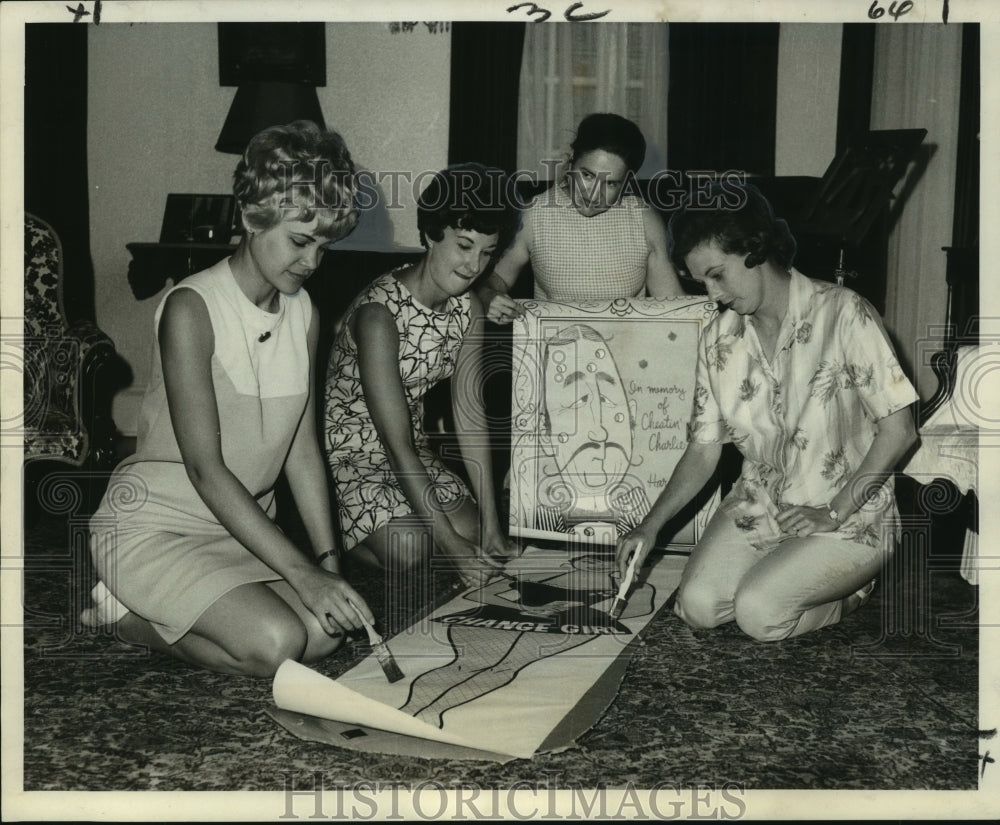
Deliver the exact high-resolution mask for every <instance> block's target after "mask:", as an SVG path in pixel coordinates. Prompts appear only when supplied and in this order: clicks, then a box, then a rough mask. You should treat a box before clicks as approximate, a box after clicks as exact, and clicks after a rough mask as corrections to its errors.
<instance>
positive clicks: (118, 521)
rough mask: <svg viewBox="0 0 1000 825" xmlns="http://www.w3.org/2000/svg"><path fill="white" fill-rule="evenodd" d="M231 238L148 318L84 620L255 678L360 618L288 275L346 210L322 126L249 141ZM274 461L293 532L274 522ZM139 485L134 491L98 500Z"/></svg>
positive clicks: (312, 258) (304, 307) (302, 319)
mask: <svg viewBox="0 0 1000 825" xmlns="http://www.w3.org/2000/svg"><path fill="white" fill-rule="evenodd" d="M234 192H235V195H236V198H237V201H238V203H239V206H240V210H241V221H242V224H243V227H242V228H243V230H244V235H243V237H242V239H241V240H240V242H239V245H238V246H237V248H236V250H235V251H234V252H233V254H232V256H231V257H229V258H227V259H225V260H223V261H220V262H219V263H217V264H215V265H214V266H212V267H210V268H209V269H206V270H204V271H203V272H199V273H198V274H196V275H193V276H191V277H189V278H186V279H185V280H184V281H182V282H181V283H180V284H178V285H177V286H175V287H174V288H173V289H172V290H171V291H170V292H169V293H167V295H166V296H165V297H164V299H163V300H162V301H161V303H160V305H159V307H158V309H157V311H156V315H155V331H156V334H155V337H154V341H153V374H152V377H151V379H150V383H149V386H148V388H147V390H146V394H145V397H144V399H143V404H142V408H141V412H140V420H139V429H138V440H137V450H136V453H135V455H133V456H131V457H130V458H128V459H126V460H125V461H124V462H122V464H121V465H120V466H119V467H118V468H117V469H116V470H115V475H114V476H113V477H112V479H111V483H110V485H109V488H108V493H107V495H106V496H105V499H104V501H102V503H101V507H100V508H99V509H98V511H97V513H96V514H95V516H94V519H93V521H92V523H91V538H92V543H91V547H92V554H93V557H94V562H95V566H96V568H97V571H98V575H99V577H100V581H99V582H98V584H97V586H96V587H95V588H94V592H93V594H92V595H93V599H94V607H92V608H90V609H88V610H86V611H84V616H83V618H84V621H85V622H86V623H88V624H92V625H102V624H110V623H115V622H117V628H118V633H119V635H120V637H121V638H123V639H124V640H126V641H129V642H133V643H135V644H142V645H147V646H149V647H151V648H152V649H154V650H157V651H161V652H164V653H168V654H170V655H173V656H176V657H178V658H180V659H183V660H184V661H187V662H190V663H192V664H195V665H198V666H200V667H205V668H208V669H211V670H216V671H221V672H226V673H240V674H251V675H258V676H271V675H273V673H274V672H275V670H276V669H277V667H278V666H279V665H280V664H281V663H282V662H283V661H284V660H285V659H294V660H297V661H314V660H317V659H320V658H322V657H324V656H327V655H329V654H330V653H331V652H333V651H334V650H335V649H336V648H337V647H338V646H339V645H340V644H341V642H342V640H343V635H344V633H345V632H347V631H350V630H352V629H358V628H360V627H361V621H360V618H359V615H358V614H359V613H360V614H361V615H362V616H364V617H365V618H366V619H367V620H369V621H371V620H372V618H373V617H372V614H371V611H370V610H369V608H368V606H367V605H366V604H365V602H364V600H363V599H362V598H361V597H360V596H359V595H358V593H357V592H356V591H355V590H354V589H353V588H352V587H351V586H350V585H349V584H348V583H347V582H346V581H345V580H344V578H343V577H342V576H341V575H340V568H339V558H338V557H339V552H338V550H339V545H338V543H337V539H336V537H335V534H334V529H333V523H332V518H331V513H330V499H329V495H328V490H327V481H326V468H325V462H324V459H323V457H322V454H321V452H320V448H319V444H318V441H317V435H316V426H315V415H314V405H315V393H314V391H313V389H312V387H311V384H312V381H311V378H312V376H313V375H314V372H315V371H314V369H313V364H314V362H315V357H316V345H317V340H318V334H319V321H318V317H317V312H316V309H315V307H314V305H313V303H312V300H311V299H310V297H309V295H308V293H306V291H305V290H304V289H302V285H303V283H304V282H305V281H306V279H307V278H309V277H310V276H311V275H312V274H313V273H314V272H315V270H316V268H317V267H318V266H319V263H320V260H321V259H322V257H323V252H324V250H325V249H326V248H327V247H328V246H329V245H331V244H333V243H334V242H336V241H338V240H340V239H341V238H343V237H345V236H346V235H347V234H349V233H350V232H351V231H352V230H353V229H354V226H355V225H356V223H357V220H358V210H357V208H356V207H355V204H354V196H355V190H354V165H353V163H352V162H351V156H350V153H349V152H348V150H347V147H346V146H345V145H344V141H343V140H342V139H341V137H340V136H339V135H338V134H336V133H335V132H327V131H323V130H321V129H320V128H318V127H317V126H316V125H315V124H313V123H311V122H306V121H298V122H295V123H291V124H289V125H287V126H279V127H274V128H271V129H267V130H265V131H263V132H261V133H260V134H258V135H257V136H256V137H254V138H253V140H251V142H250V145H249V146H248V147H247V149H246V152H245V153H244V154H243V157H242V158H241V160H240V162H239V165H238V166H237V168H236V172H235V175H234ZM281 472H284V474H285V477H286V479H287V481H288V484H289V487H290V489H291V492H292V496H293V498H294V500H295V504H296V506H297V507H298V510H299V513H300V515H301V517H302V521H303V523H304V525H305V527H306V531H307V533H308V535H309V540H310V543H311V544H312V548H311V550H305V549H301V548H299V547H296V546H295V544H294V543H293V542H292V541H291V540H290V539H289V538H288V537H287V536H285V535H284V533H282V532H281V530H279V529H278V527H277V526H276V525H275V524H274V522H273V519H274V515H275V507H274V484H275V482H276V480H277V478H278V474H279V473H281ZM125 484H131V485H133V486H135V485H138V487H140V488H141V489H142V491H143V496H144V500H143V501H142V505H141V506H139V507H135V508H132V509H130V510H129V511H128V512H120V511H117V510H116V508H115V505H114V501H115V492H116V488H117V487H120V486H121V485H125Z"/></svg>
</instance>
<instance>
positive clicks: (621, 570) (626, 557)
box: [610, 524, 656, 619]
mask: <svg viewBox="0 0 1000 825" xmlns="http://www.w3.org/2000/svg"><path fill="white" fill-rule="evenodd" d="M655 541H656V533H655V532H652V531H650V530H648V529H644V528H643V525H642V524H640V525H639V526H638V527H636V528H635V529H634V530H633V531H632V532H631V533H627V534H626V535H624V536H622V537H621V538H620V539H619V540H618V547H617V550H616V554H615V555H616V559H615V560H616V562H617V565H618V575H619V581H620V582H621V584H620V585H619V587H618V593H617V594H616V595H615V600H614V603H613V604H612V605H611V610H610V615H611V617H612V618H615V619H617V618H618V617H619V616H621V614H622V611H623V610H624V609H625V605H626V603H627V597H628V591H629V588H630V587H631V586H632V582H633V580H634V578H635V571H636V570H638V569H639V568H640V567H642V565H643V562H644V561H645V560H646V556H647V555H649V551H650V549H652V547H653V544H654V543H655Z"/></svg>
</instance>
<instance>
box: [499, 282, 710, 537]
mask: <svg viewBox="0 0 1000 825" xmlns="http://www.w3.org/2000/svg"><path fill="white" fill-rule="evenodd" d="M714 310H715V305H714V304H711V303H709V302H707V301H704V300H702V299H700V298H699V299H688V298H684V299H671V300H663V301H653V300H649V299H642V298H632V299H623V300H616V301H611V302H607V303H605V302H603V301H600V302H599V301H590V302H579V303H575V304H568V303H559V302H553V301H530V302H527V303H526V304H525V313H524V315H523V316H522V317H521V318H520V319H519V320H518V322H517V323H516V324H515V327H514V337H513V350H512V366H513V376H512V380H511V390H512V396H511V470H510V490H511V496H510V514H509V519H510V521H509V523H510V529H511V534H512V535H516V536H522V537H525V538H539V539H552V540H557V541H569V542H581V543H584V544H595V545H613V544H614V543H615V541H616V540H617V539H618V538H619V537H620V536H622V535H623V534H625V533H627V532H629V531H630V530H632V529H634V528H635V527H636V526H637V525H638V524H639V523H640V522H641V521H642V519H643V518H644V517H645V516H646V514H647V513H648V512H649V508H650V502H651V501H653V500H655V499H656V496H657V495H658V494H659V492H660V491H661V490H662V489H663V487H664V486H665V485H666V483H667V480H668V479H669V478H670V476H671V474H672V473H673V470H674V468H675V467H676V466H677V462H678V461H679V460H680V458H681V456H682V455H683V453H684V450H685V449H686V447H687V437H686V436H687V433H686V429H685V428H686V424H687V421H688V419H689V418H690V416H691V404H692V398H693V397H694V379H695V375H694V372H695V370H694V365H695V360H696V357H697V352H698V339H699V335H700V333H701V329H702V327H703V326H704V324H705V323H707V322H708V321H709V320H710V319H711V317H713V313H714ZM706 506H707V505H706ZM706 512H708V511H707V510H706ZM702 521H703V519H702V512H701V510H699V513H698V515H697V516H696V518H695V519H690V518H688V517H687V516H686V517H685V518H684V519H681V520H678V521H677V522H676V524H674V525H671V529H670V531H668V533H665V535H669V540H670V541H671V543H672V544H676V545H678V546H693V544H694V543H695V542H696V541H697V533H698V530H700V529H701V528H700V525H701V523H702Z"/></svg>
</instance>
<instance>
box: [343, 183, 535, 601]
mask: <svg viewBox="0 0 1000 825" xmlns="http://www.w3.org/2000/svg"><path fill="white" fill-rule="evenodd" d="M505 189H506V178H505V177H504V176H503V175H502V173H501V172H500V171H499V170H496V169H492V170H488V169H486V168H485V167H483V166H479V165H478V164H464V165H461V166H452V167H449V168H448V169H445V170H444V171H443V172H439V173H438V174H437V175H435V177H434V178H433V179H432V181H431V183H430V184H429V185H428V186H427V188H426V189H425V190H424V191H423V193H422V194H421V196H420V199H419V201H418V204H417V208H418V218H417V224H418V228H419V230H420V240H421V243H422V244H423V245H424V246H425V247H426V248H427V252H426V254H425V255H424V256H423V257H422V258H421V259H420V260H419V261H417V262H416V263H414V264H412V265H409V266H405V267H402V268H401V269H397V270H394V271H393V272H389V273H387V274H385V275H382V276H381V277H379V278H376V279H375V281H374V282H373V283H372V284H371V285H370V286H369V287H368V288H367V289H366V290H365V291H364V292H362V293H361V295H359V296H358V297H357V298H356V299H355V300H354V302H353V303H352V304H351V306H350V307H349V308H348V310H347V313H346V315H345V318H344V322H343V324H342V326H341V329H340V332H339V334H338V336H337V338H336V341H335V343H334V347H333V352H332V354H331V357H330V362H329V368H328V371H327V381H326V421H325V431H326V449H327V457H328V461H329V464H330V468H331V471H332V474H333V479H334V482H335V484H336V491H337V506H338V512H339V516H340V525H341V530H342V532H343V537H344V547H345V550H347V551H348V552H349V553H351V554H352V556H353V557H354V558H356V559H357V560H359V561H361V562H363V563H367V564H368V565H369V566H372V567H375V568H378V569H384V568H386V567H387V566H388V565H389V564H390V561H391V563H392V564H393V566H394V568H395V569H401V568H402V569H405V568H407V567H409V566H412V565H415V564H417V563H418V562H419V561H420V560H421V559H420V556H419V555H417V554H416V553H414V549H415V548H420V547H427V546H428V544H427V542H425V541H423V537H422V536H420V535H416V534H417V533H419V532H423V531H426V530H430V535H431V536H432V538H433V543H434V544H436V545H437V546H438V547H439V548H440V549H441V550H442V551H443V552H444V554H445V556H446V557H447V558H448V559H449V560H450V562H451V563H452V564H453V565H454V566H455V568H456V569H457V571H458V572H459V574H460V575H461V576H462V578H463V579H464V580H465V581H466V582H468V583H470V584H471V583H478V581H479V576H480V575H481V574H483V573H489V572H490V570H491V569H492V567H493V566H494V565H495V562H493V561H492V560H491V559H492V558H493V557H497V556H504V555H506V554H507V553H508V552H509V551H510V549H511V547H510V545H509V542H508V541H507V539H506V538H505V537H504V535H503V533H502V531H501V529H500V522H499V519H498V517H497V511H496V504H495V497H494V492H493V482H492V473H491V470H490V445H489V439H488V437H487V436H486V433H487V430H486V419H485V414H484V411H483V408H482V401H481V393H480V391H479V387H480V386H481V383H482V382H481V375H480V360H481V350H482V343H483V332H482V330H483V326H484V318H483V310H482V304H481V303H480V301H479V298H478V297H477V296H476V295H475V294H474V293H472V292H470V288H471V287H472V285H473V283H474V282H475V281H476V280H477V278H478V277H479V276H480V274H482V273H483V272H484V271H485V270H486V269H487V267H488V266H490V265H491V264H492V262H493V260H494V259H495V258H496V257H497V256H498V255H499V253H500V252H502V251H503V248H504V247H505V245H506V244H507V243H509V241H510V238H511V237H512V235H513V232H514V228H515V225H516V219H517V215H516V212H515V211H514V210H513V209H512V208H510V206H508V205H507V203H506V202H505V200H504V197H505ZM453 374H454V378H453V380H452V406H453V410H454V416H455V423H456V425H457V428H458V434H459V443H460V445H461V449H462V458H463V460H464V463H465V467H466V469H467V471H468V476H469V479H470V481H471V483H472V486H473V488H474V491H475V494H476V498H475V501H474V500H473V499H472V498H471V497H470V495H469V493H468V491H467V490H466V488H465V485H464V484H463V483H462V481H461V480H460V479H459V478H458V477H457V476H456V475H455V474H453V473H452V472H451V471H449V470H448V469H447V468H446V467H445V466H444V464H443V463H442V462H441V460H440V459H439V458H438V456H437V455H435V453H434V452H433V451H432V449H431V448H430V445H429V444H428V443H427V440H426V438H425V437H424V436H423V433H422V426H421V403H422V399H423V397H424V395H425V394H426V392H427V391H428V390H429V389H430V388H431V387H433V386H434V385H435V384H437V383H438V382H440V381H443V380H444V379H446V378H449V377H450V376H452V375H453ZM476 501H478V508H477V506H476ZM414 515H416V516H419V517H422V518H420V519H414V518H412V516H414ZM407 517H409V518H407ZM394 520H395V521H394ZM420 521H422V522H423V524H424V525H426V526H424V527H422V526H420V524H419V523H418V522H420ZM390 522H394V525H393V526H394V528H395V531H396V532H397V533H399V532H400V531H402V532H404V533H405V532H413V533H414V535H413V536H412V538H405V537H404V538H401V539H400V540H398V541H392V542H390V541H389V525H390Z"/></svg>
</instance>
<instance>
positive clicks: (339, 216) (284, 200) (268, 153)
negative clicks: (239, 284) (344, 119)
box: [233, 120, 359, 238]
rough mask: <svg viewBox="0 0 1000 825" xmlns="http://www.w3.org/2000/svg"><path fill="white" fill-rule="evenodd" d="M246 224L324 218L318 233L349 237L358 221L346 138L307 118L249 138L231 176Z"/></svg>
mask: <svg viewBox="0 0 1000 825" xmlns="http://www.w3.org/2000/svg"><path fill="white" fill-rule="evenodd" d="M233 193H234V194H235V195H236V201H237V203H239V205H240V209H242V210H243V215H244V218H245V219H246V222H247V223H248V224H249V225H250V226H251V227H253V228H254V229H260V230H265V229H270V228H271V227H273V226H276V225H277V224H278V223H280V222H281V221H282V220H283V219H284V218H287V217H290V216H294V217H295V219H296V220H304V221H311V220H312V219H313V218H314V217H315V216H316V215H317V214H320V215H321V216H322V217H324V218H328V219H329V220H324V226H323V228H322V230H321V231H322V232H323V234H325V235H329V236H331V237H334V238H342V237H344V236H345V235H348V234H350V232H351V231H352V230H353V229H354V227H355V226H356V225H357V223H358V217H359V212H358V208H357V205H356V204H355V194H356V181H355V176H354V162H353V161H352V160H351V153H350V152H349V151H348V150H347V145H346V144H345V143H344V139H343V138H342V137H341V136H340V135H339V134H337V133H336V132H332V131H324V130H323V129H320V127H319V126H317V125H316V124H315V123H313V122H312V121H310V120H296V121H294V122H292V123H289V124H287V125H285V126H272V127H270V128H268V129H265V130H264V131H262V132H259V133H258V134H257V135H255V136H254V137H253V138H252V139H251V140H250V143H249V145H248V146H247V148H246V150H245V151H244V152H243V157H242V158H240V162H239V164H237V166H236V171H235V172H234V174H233Z"/></svg>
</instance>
